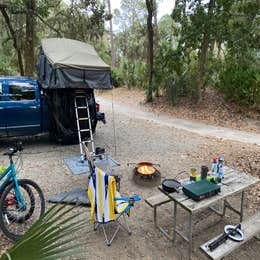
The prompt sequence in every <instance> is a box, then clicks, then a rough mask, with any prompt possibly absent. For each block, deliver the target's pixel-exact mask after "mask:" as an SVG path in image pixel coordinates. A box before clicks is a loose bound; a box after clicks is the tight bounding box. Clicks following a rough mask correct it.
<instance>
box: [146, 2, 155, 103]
mask: <svg viewBox="0 0 260 260" xmlns="http://www.w3.org/2000/svg"><path fill="white" fill-rule="evenodd" d="M146 7H147V11H148V16H147V33H148V55H147V61H148V62H147V63H148V89H147V94H146V101H147V102H151V101H152V100H153V87H152V82H153V34H154V31H153V0H146Z"/></svg>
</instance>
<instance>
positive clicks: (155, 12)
mask: <svg viewBox="0 0 260 260" xmlns="http://www.w3.org/2000/svg"><path fill="white" fill-rule="evenodd" d="M157 14H158V6H157V2H156V0H154V14H153V17H154V50H153V51H154V54H155V55H156V52H157V49H158V42H159V38H158V37H159V32H158V20H157ZM155 96H156V97H159V85H156V86H155Z"/></svg>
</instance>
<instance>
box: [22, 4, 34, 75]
mask: <svg viewBox="0 0 260 260" xmlns="http://www.w3.org/2000/svg"><path fill="white" fill-rule="evenodd" d="M35 6H36V3H35V0H27V1H26V33H25V50H24V60H25V75H26V76H33V74H34V71H35V59H34V49H35V42H34V40H35V17H34V12H35Z"/></svg>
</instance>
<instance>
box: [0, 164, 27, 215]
mask: <svg viewBox="0 0 260 260" xmlns="http://www.w3.org/2000/svg"><path fill="white" fill-rule="evenodd" d="M5 177H6V179H5V180H4V181H3V183H2V184H0V195H1V193H3V191H4V189H5V187H6V186H7V185H8V183H9V182H13V183H14V192H15V196H16V199H17V202H18V204H19V206H21V208H22V209H23V210H24V209H25V208H26V205H25V203H24V199H23V196H22V194H21V192H20V189H19V185H18V180H17V178H16V170H15V167H14V163H13V162H11V163H10V165H9V167H8V168H7V169H5V171H4V172H3V173H2V174H1V175H0V181H1V180H2V179H4V178H5Z"/></svg>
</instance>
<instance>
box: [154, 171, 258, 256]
mask: <svg viewBox="0 0 260 260" xmlns="http://www.w3.org/2000/svg"><path fill="white" fill-rule="evenodd" d="M223 170H224V175H223V176H224V179H223V180H222V184H221V192H220V193H218V194H217V195H215V196H212V197H210V198H206V199H204V200H201V201H199V202H197V201H194V200H192V199H190V198H189V197H187V196H186V195H185V194H184V193H183V192H182V191H180V192H179V193H177V192H174V193H168V192H166V191H164V190H163V189H162V187H161V186H160V187H158V188H159V190H160V191H161V192H162V193H164V194H165V195H167V196H168V197H169V198H170V199H171V200H172V201H173V202H174V216H173V237H170V235H169V234H168V233H167V232H166V231H165V230H163V229H161V231H162V232H163V234H164V235H166V237H167V238H169V239H171V240H172V241H173V242H174V241H175V238H176V234H178V235H179V236H181V237H182V238H183V239H184V240H186V241H187V242H188V243H189V258H191V253H192V233H193V227H192V225H193V220H192V217H193V215H194V214H195V213H197V212H198V211H200V210H203V209H205V208H210V209H211V210H213V211H214V212H215V213H217V214H218V215H220V216H222V217H223V216H225V213H226V208H228V209H230V210H232V211H233V212H235V213H236V214H238V215H239V216H240V222H242V220H243V206H244V192H245V190H246V189H247V188H249V187H250V186H252V185H254V184H256V183H258V182H259V179H257V178H255V177H252V176H249V175H246V174H245V173H242V172H237V171H236V170H234V169H232V168H228V167H224V169H223ZM237 193H241V197H240V209H239V210H238V209H235V208H234V207H232V206H231V205H230V203H229V202H228V201H227V199H228V197H230V196H232V195H234V194H237ZM221 200H224V207H223V211H222V212H220V211H218V210H216V209H215V208H213V207H212V205H213V204H216V203H218V202H220V201H221ZM178 205H179V206H180V207H182V208H183V209H184V210H186V211H187V212H188V213H189V225H188V237H187V236H186V235H184V234H183V233H182V232H181V230H179V229H178V228H177V206H178Z"/></svg>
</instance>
